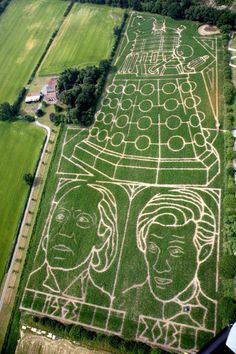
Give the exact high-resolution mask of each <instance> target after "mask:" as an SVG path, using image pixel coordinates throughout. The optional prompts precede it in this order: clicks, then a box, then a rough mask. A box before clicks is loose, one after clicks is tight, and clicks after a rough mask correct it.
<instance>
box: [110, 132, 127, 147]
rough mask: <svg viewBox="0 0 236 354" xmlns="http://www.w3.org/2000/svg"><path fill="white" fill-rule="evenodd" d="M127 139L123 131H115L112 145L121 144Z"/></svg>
mask: <svg viewBox="0 0 236 354" xmlns="http://www.w3.org/2000/svg"><path fill="white" fill-rule="evenodd" d="M124 139H125V135H124V134H123V133H115V134H113V135H112V137H111V145H113V146H120V145H121V144H122V143H123V141H124Z"/></svg>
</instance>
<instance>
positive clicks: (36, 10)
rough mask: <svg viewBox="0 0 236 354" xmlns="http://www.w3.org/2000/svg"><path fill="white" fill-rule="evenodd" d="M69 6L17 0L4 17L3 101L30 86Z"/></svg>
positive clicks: (0, 53) (0, 39)
mask: <svg viewBox="0 0 236 354" xmlns="http://www.w3.org/2000/svg"><path fill="white" fill-rule="evenodd" d="M67 6H68V3H67V2H66V1H60V0H50V1H46V0H37V1H34V0H13V1H11V3H10V4H9V6H8V8H7V9H6V11H5V12H4V14H3V15H2V16H1V17H0V82H1V86H0V102H4V101H8V102H13V101H14V100H15V99H16V96H17V94H18V93H19V91H20V90H21V89H22V88H23V87H24V86H25V85H26V84H27V81H28V79H29V78H30V75H31V74H32V71H33V69H34V68H35V65H36V64H37V62H38V60H39V58H40V56H41V55H42V53H43V51H44V49H45V47H46V45H47V43H48V41H49V38H50V36H51V35H52V33H53V32H54V31H55V29H56V28H57V26H58V24H59V22H60V21H61V19H62V15H63V13H64V11H65V9H66V7H67Z"/></svg>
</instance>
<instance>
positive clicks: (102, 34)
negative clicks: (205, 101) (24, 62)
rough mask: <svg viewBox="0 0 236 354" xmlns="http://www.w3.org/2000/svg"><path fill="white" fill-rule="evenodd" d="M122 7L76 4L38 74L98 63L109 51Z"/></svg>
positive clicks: (118, 23)
mask: <svg viewBox="0 0 236 354" xmlns="http://www.w3.org/2000/svg"><path fill="white" fill-rule="evenodd" d="M122 15H123V10H122V9H120V8H114V7H113V8H112V7H110V6H102V5H93V4H91V5H90V4H79V3H78V4H75V5H74V6H73V8H72V11H71V12H70V14H69V15H68V17H67V18H66V20H65V22H64V23H63V26H62V27H61V29H60V32H59V33H58V35H57V37H56V39H55V41H54V42H53V44H52V46H51V48H50V50H49V51H48V53H47V56H46V57H45V60H44V62H43V63H42V65H41V68H40V70H39V75H50V74H59V73H61V72H62V71H63V70H64V69H65V68H68V67H72V66H79V67H84V66H87V65H97V64H98V63H99V62H100V61H101V60H102V59H107V58H108V57H109V55H110V51H111V48H112V43H113V41H114V35H113V28H114V27H115V26H118V25H120V23H121V20H122Z"/></svg>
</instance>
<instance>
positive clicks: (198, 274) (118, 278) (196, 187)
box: [20, 13, 223, 351]
mask: <svg viewBox="0 0 236 354" xmlns="http://www.w3.org/2000/svg"><path fill="white" fill-rule="evenodd" d="M221 60H222V52H221V39H220V38H219V37H213V38H204V37H199V35H198V32H197V25H195V24H193V23H191V22H181V21H174V20H171V19H169V18H163V17H160V16H154V15H150V14H140V13H137V14H136V13H133V14H132V15H131V16H130V17H129V19H128V24H127V27H126V32H125V34H124V35H123V37H122V41H121V44H120V46H119V50H118V52H117V55H116V58H115V62H114V65H115V68H116V70H114V72H113V73H112V74H111V75H110V77H109V79H108V82H107V85H106V87H105V90H104V94H103V97H102V100H101V104H100V107H99V108H98V110H97V113H96V122H95V124H94V126H93V127H91V128H90V129H89V130H85V129H82V130H81V129H79V128H76V127H68V128H67V129H65V130H64V133H63V136H62V137H61V142H60V145H59V146H60V148H58V150H57V152H56V155H55V159H54V164H53V166H52V169H51V171H50V175H49V179H48V182H47V186H46V190H45V194H44V199H43V202H42V205H41V212H40V214H39V215H38V219H37V225H36V229H35V238H34V239H33V241H32V245H31V255H30V259H29V264H31V269H30V270H29V269H26V271H25V277H26V278H27V279H25V281H26V280H27V281H26V286H25V291H24V295H23V297H22V302H21V307H20V308H21V310H25V311H27V312H31V313H32V314H36V315H40V316H41V315H43V316H49V317H51V318H53V319H58V320H61V321H67V322H69V323H72V324H81V325H85V326H86V327H88V328H90V329H92V330H102V331H104V332H106V333H109V334H112V335H118V336H123V337H126V338H129V339H133V340H137V341H142V342H145V343H148V344H150V345H157V346H159V347H161V348H165V349H167V350H178V351H188V350H197V348H199V347H200V346H202V345H203V344H204V343H205V342H207V341H208V340H209V339H210V338H211V337H212V336H213V335H214V334H215V333H216V330H217V326H218V323H217V318H218V294H219V274H218V260H219V256H220V254H219V250H220V239H219V232H220V220H221V215H220V210H221V189H222V185H223V184H222V181H223V178H222V176H221V159H222V156H221V150H222V149H220V146H222V144H223V136H222V135H221V133H219V131H218V127H219V123H220V122H219V116H221V112H222V102H221V97H222V96H221V91H222V86H221V84H222V80H221V79H222V73H221V72H220V69H219V68H220V67H221V65H220V63H221ZM29 273H30V276H29Z"/></svg>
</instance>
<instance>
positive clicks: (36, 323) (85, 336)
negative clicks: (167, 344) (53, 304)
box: [24, 315, 168, 354]
mask: <svg viewBox="0 0 236 354" xmlns="http://www.w3.org/2000/svg"><path fill="white" fill-rule="evenodd" d="M24 323H26V324H28V325H29V326H33V327H37V328H40V329H44V330H46V331H49V332H53V334H55V335H56V336H59V337H61V338H66V339H68V340H70V341H75V342H76V343H80V344H82V345H86V346H88V347H92V348H93V349H99V350H107V351H112V352H115V353H117V352H119V353H125V354H137V353H139V354H168V353H167V352H166V351H164V350H162V349H159V348H151V347H150V346H148V345H147V344H145V343H141V342H135V341H131V340H126V339H123V338H120V337H117V336H111V335H109V336H108V335H105V334H102V333H98V332H94V331H90V330H88V329H85V328H84V327H82V326H79V325H72V324H63V323H61V322H57V321H55V320H52V319H50V318H47V317H37V316H31V315H25V316H24Z"/></svg>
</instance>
